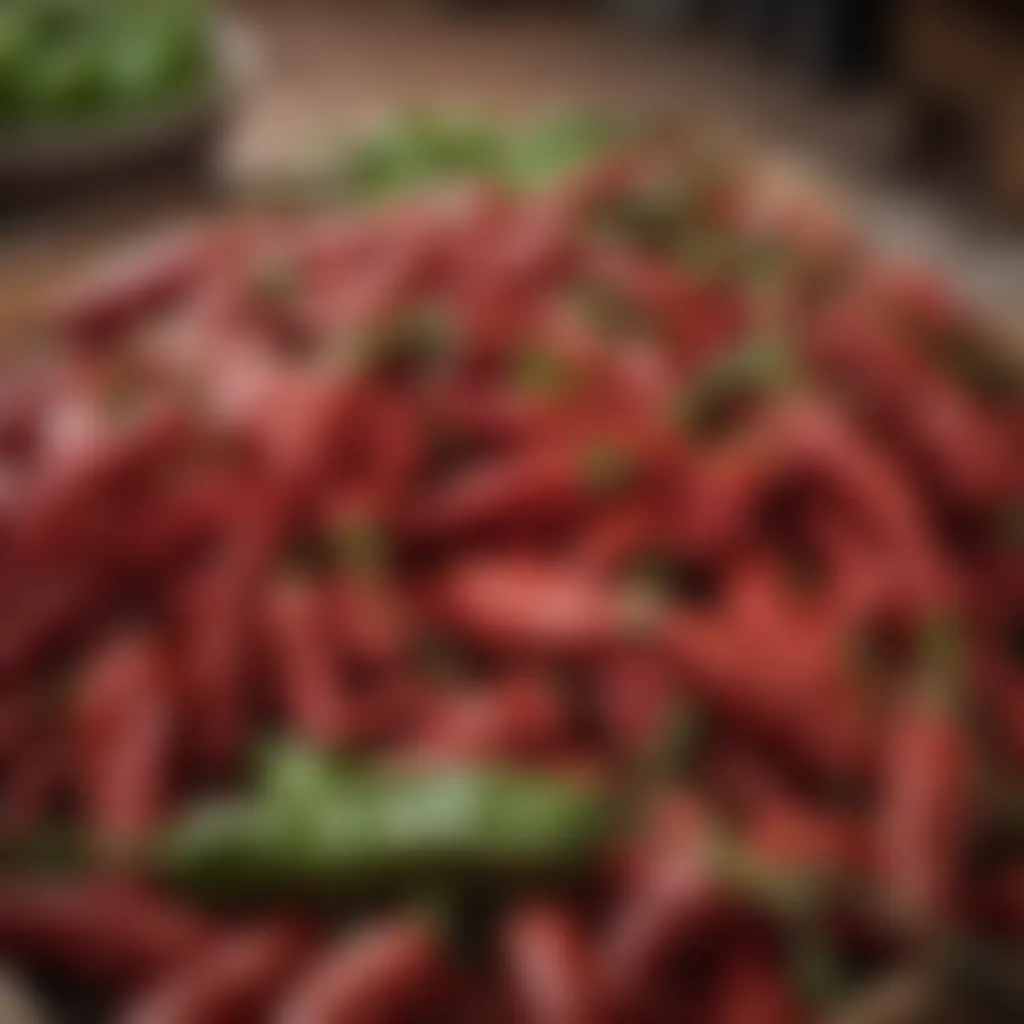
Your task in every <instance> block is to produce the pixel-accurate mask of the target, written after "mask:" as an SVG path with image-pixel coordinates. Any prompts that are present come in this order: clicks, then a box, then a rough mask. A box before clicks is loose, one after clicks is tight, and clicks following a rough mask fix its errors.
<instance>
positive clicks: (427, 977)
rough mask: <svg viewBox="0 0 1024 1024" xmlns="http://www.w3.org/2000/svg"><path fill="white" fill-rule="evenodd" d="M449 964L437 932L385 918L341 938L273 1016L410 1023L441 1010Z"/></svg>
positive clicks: (447, 993) (305, 1022)
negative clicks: (378, 922)
mask: <svg viewBox="0 0 1024 1024" xmlns="http://www.w3.org/2000/svg"><path fill="white" fill-rule="evenodd" d="M450 978H451V968H450V966H449V965H448V963H447V962H446V957H445V954H444V951H443V950H442V948H441V946H440V943H439V941H438V938H437V936H436V935H435V934H434V932H433V930H432V929H431V928H430V927H429V926H428V925H427V924H425V923H424V922H422V921H419V920H415V919H397V920H390V921H384V922H382V923H380V924H377V925H373V926H371V927H368V928H366V929H365V930H364V931H361V932H357V933H356V934H354V935H352V936H349V937H347V938H342V939H341V940H339V942H338V943H337V944H336V945H335V946H333V947H332V948H331V949H329V950H327V952H325V953H324V954H323V955H322V957H321V958H320V959H319V960H318V961H317V962H316V963H314V964H313V966H312V967H311V968H310V969H309V971H308V973H306V974H305V976H303V977H300V978H299V979H298V981H297V982H296V983H295V986H294V988H293V990H292V991H291V992H290V993H289V994H288V995H286V996H285V998H284V999H283V1001H282V1003H281V1005H280V1006H279V1007H278V1009H277V1011H276V1013H275V1014H274V1015H273V1016H274V1019H275V1020H279V1021H288V1024H327V1022H338V1024H342V1022H344V1024H400V1022H407V1024H413V1022H415V1021H416V1020H418V1019H420V1018H421V1015H422V1014H423V1012H424V1009H425V1008H426V1007H430V1010H431V1012H433V1013H435V1014H438V1015H442V1014H443V1010H444V1007H445V1005H446V1003H447V1002H448V1000H450V999H451V998H452V992H451V988H450Z"/></svg>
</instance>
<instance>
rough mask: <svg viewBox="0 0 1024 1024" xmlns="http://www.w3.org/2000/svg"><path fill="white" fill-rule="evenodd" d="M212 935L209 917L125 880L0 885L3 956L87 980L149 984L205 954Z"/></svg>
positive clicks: (118, 985)
mask: <svg viewBox="0 0 1024 1024" xmlns="http://www.w3.org/2000/svg"><path fill="white" fill-rule="evenodd" d="M210 936H211V928H210V924H209V923H208V921H207V920H206V919H205V918H203V917H201V916H199V915H197V914H194V913H193V912H191V911H188V910H185V909H182V908H181V907H179V906H177V905H176V904H174V903H169V902H167V901H166V900H164V899H163V898H161V897H159V896H157V895H155V894H153V893H151V892H148V891H146V890H144V889H139V888H137V887H134V886H131V885H128V884H125V883H122V882H117V881H106V880H94V881H82V882H62V881H42V880H40V881H32V880H26V879H19V880H17V881H9V882H7V883H5V884H4V885H3V886H0V950H2V951H3V954H4V955H5V956H9V957H12V958H16V959H18V960H24V961H27V962H29V963H32V964H37V965H38V966H40V967H46V968H49V969H51V970H56V971H60V972H62V973H65V974H66V975H68V976H70V977H74V978H77V979H79V980H81V981H87V982H94V983H100V984H103V985H111V986H114V987H120V986H124V985H134V984H137V983H139V982H145V981H146V980H149V979H152V978H154V977H155V976H157V975H159V974H161V973H163V972H164V971H167V970H170V969H173V968H174V967H176V966H177V965H179V964H182V963H184V962H185V961H186V960H187V959H190V958H192V957H196V956H199V955H201V951H202V950H203V948H204V945H205V943H206V942H207V940H208V939H209V938H210Z"/></svg>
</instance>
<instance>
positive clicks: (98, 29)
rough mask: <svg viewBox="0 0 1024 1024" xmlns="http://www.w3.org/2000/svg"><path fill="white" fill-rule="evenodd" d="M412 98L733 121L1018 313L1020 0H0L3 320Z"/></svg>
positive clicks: (286, 171) (1023, 36)
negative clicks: (94, 260) (54, 285)
mask: <svg viewBox="0 0 1024 1024" xmlns="http://www.w3.org/2000/svg"><path fill="white" fill-rule="evenodd" d="M410 106H413V107H417V108H421V109H433V108H437V107H441V108H450V107H453V106H454V107H468V108H470V109H472V110H474V111H477V112H480V111H483V112H485V113H486V114H487V116H493V117H494V118H496V119H502V118H516V117H520V116H523V115H529V114H530V112H532V111H545V110H549V109H550V108H552V107H555V108H565V107H568V108H585V109H594V110H597V111H602V110H608V111H610V112H612V113H615V114H620V115H622V116H624V117H629V118H634V117H635V118H639V117H645V116H649V115H652V114H654V115H658V116H662V117H664V116H668V117H672V118H676V117H678V118H679V119H680V121H681V122H683V123H686V124H696V125H698V126H699V125H702V124H706V125H708V126H709V127H711V128H713V129H716V130H717V129H720V128H722V127H725V128H727V129H728V130H730V131H735V132H737V133H739V134H740V135H741V136H745V137H748V138H750V139H752V140H753V141H754V142H755V143H756V144H758V145H760V146H762V147H764V148H765V149H766V150H770V151H773V152H780V151H781V152H782V153H783V154H785V155H789V156H792V157H795V158H796V159H797V160H798V161H799V162H801V163H803V164H805V165H807V167H808V168H809V169H810V170H811V172H812V173H813V174H815V175H817V176H818V177H819V178H820V179H821V180H822V181H823V182H824V184H825V185H826V187H828V188H832V189H833V190H834V191H835V192H836V193H837V195H838V196H839V197H840V198H841V199H842V200H843V201H845V202H846V203H847V204H848V205H849V206H850V207H851V208H852V210H853V211H854V214H855V216H856V217H857V218H858V219H859V220H860V221H861V222H862V223H863V224H864V225H865V227H866V229H867V230H868V232H869V233H870V234H872V235H873V236H875V237H877V238H878V239H879V240H880V241H881V242H883V243H884V244H885V245H887V246H889V247H895V248H896V249H898V250H899V251H901V252H906V253H907V254H909V255H910V256H911V257H912V258H917V259H923V260H925V261H926V262H930V263H933V264H935V265H938V266H939V267H941V268H944V269H946V270H947V271H948V272H950V273H951V274H952V275H954V277H955V278H956V279H957V280H958V281H960V282H962V283H963V284H964V285H965V287H967V288H968V289H969V290H972V291H974V292H976V293H979V294H980V295H981V296H982V297H983V298H984V300H985V301H987V302H988V303H989V304H990V305H992V306H994V307H995V308H996V309H997V310H1001V311H1003V312H1004V313H1006V314H1009V315H1011V316H1013V315H1016V314H1017V313H1018V312H1024V3H1022V2H1020V0H890V2H886V0H231V2H227V0H225V2H222V3H216V2H215V0H147V2H141V0H138V2H136V0H3V2H2V3H0V331H2V330H3V329H4V327H5V326H6V327H7V328H10V327H12V326H13V325H15V324H16V323H18V322H19V319H20V318H21V317H23V316H24V315H25V311H26V309H29V308H31V306H32V305H33V303H34V302H35V297H36V295H37V294H38V292H39V291H40V290H41V289H45V288H46V286H47V284H48V283H49V282H50V281H51V280H52V279H53V277H54V276H55V275H58V274H60V273H61V272H63V271H64V270H65V269H66V268H67V267H68V266H69V265H70V264H73V263H75V262H77V261H79V260H80V259H82V258H83V256H84V255H85V254H88V253H90V252H92V251H94V250H95V248H96V247H97V246H98V245H100V246H104V247H106V246H109V245H111V244H116V243H117V242H118V241H120V240H121V239H123V238H126V237H130V236H132V235H137V234H138V233H139V232H140V231H142V230H146V229H148V228H149V227H150V226H157V225H158V224H159V223H162V222H165V221H166V220H168V219H175V218H178V217H180V216H182V215H183V214H186V213H192V212H194V211H196V210H203V209H205V208H208V207H210V206H217V205H220V204H224V203H232V202H236V201H241V200H244V199H245V198H246V197H247V196H250V195H252V194H254V193H259V192H260V191H261V190H263V189H266V188H268V187H272V186H273V185H274V183H276V182H279V181H281V180H282V179H283V178H288V177H290V176H292V177H293V176H295V175H301V174H303V173H305V171H306V170H307V169H309V168H311V167H314V166H316V165H317V164H318V162H320V163H322V162H323V160H324V159H326V158H328V157H329V155H330V154H331V153H334V152H336V151H337V150H338V148H339V147H341V146H343V144H344V140H345V138H346V137H351V136H352V134H353V133H354V132H357V131H358V130H360V128H361V127H362V126H364V125H365V124H366V123H367V122H368V121H369V120H372V119H373V118H375V117H380V116H386V115H387V113H388V112H390V111H400V110H404V109H408V108H409V107H410Z"/></svg>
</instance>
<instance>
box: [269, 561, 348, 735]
mask: <svg viewBox="0 0 1024 1024" xmlns="http://www.w3.org/2000/svg"><path fill="white" fill-rule="evenodd" d="M265 603H266V610H265V616H266V628H267V642H268V648H269V653H270V656H271V661H272V672H273V686H274V694H275V702H276V703H277V704H278V705H279V706H280V707H281V708H283V710H284V713H285V717H286V718H287V720H288V722H289V724H290V725H291V727H292V728H293V729H294V730H295V732H296V733H297V734H298V735H300V736H303V737H305V738H306V739H308V740H310V741H311V742H313V743H315V744H317V745H320V746H326V747H328V748H331V747H337V746H339V745H343V744H344V743H345V742H346V741H348V740H351V739H352V738H353V737H354V736H355V735H357V734H358V732H359V728H360V720H359V718H360V716H359V714H358V710H357V708H356V707H355V706H354V705H353V702H352V700H351V699H350V698H349V696H348V694H347V692H346V686H345V680H344V679H343V677H342V672H341V665H340V663H339V662H338V661H337V660H336V658H335V656H334V651H333V649H332V647H333V645H332V643H331V639H330V634H329V630H330V628H331V623H330V621H329V619H328V615H327V612H328V608H327V606H326V603H325V594H324V591H323V588H322V587H319V586H317V585H316V584H314V583H312V582H310V581H303V580H298V579H289V580H281V581H280V582H278V583H277V584H276V585H274V586H272V588H271V590H270V592H269V593H268V595H267V598H266V602H265Z"/></svg>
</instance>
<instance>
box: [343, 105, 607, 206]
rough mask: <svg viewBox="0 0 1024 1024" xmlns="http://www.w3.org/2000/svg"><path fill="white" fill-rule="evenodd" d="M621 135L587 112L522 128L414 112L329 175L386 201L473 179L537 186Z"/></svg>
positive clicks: (353, 150)
mask: <svg viewBox="0 0 1024 1024" xmlns="http://www.w3.org/2000/svg"><path fill="white" fill-rule="evenodd" d="M623 133H624V129H623V127H622V126H621V125H616V124H613V123H612V122H610V121H607V120H605V119H603V118H599V117H596V116H591V115H588V114H563V115H559V116H554V117H549V118H546V119H541V120H539V121H536V122H533V123H531V124H530V125H529V126H526V127H519V128H516V127H510V126H506V125H498V124H495V123H494V122H492V121H488V120H486V119H484V118H482V117H473V116H467V115H461V116H455V115H450V116H443V115H437V116H433V115H427V114H423V113H419V112H411V113H408V114H405V115H403V116H400V117H397V118H394V119H391V120H388V121H386V122H382V123H381V124H380V125H379V126H378V127H377V129H376V131H375V132H373V133H371V134H368V135H367V136H366V137H364V138H362V139H357V140H355V141H354V143H352V144H350V145H349V146H347V147H346V149H345V152H344V153H343V154H342V156H341V158H340V159H339V161H338V163H337V165H336V166H335V167H334V168H333V169H332V170H331V171H330V172H329V174H328V178H329V181H330V183H331V184H333V185H334V187H336V188H340V189H341V190H342V191H343V192H344V193H345V194H346V195H348V196H351V197H353V198H358V199H384V198H388V197H390V196H394V195H397V194H400V193H403V192H408V191H410V190H414V189H417V188H420V187H424V186H428V185H431V184H436V183H439V182H445V181H451V180H458V179H470V178H472V179H480V178H483V179H488V180H494V181H498V182H501V183H503V184H506V185H509V186H511V187H513V188H521V189H531V188H536V187H539V186H542V185H544V184H545V183H547V182H549V181H551V180H552V179H557V178H558V177H560V176H561V175H564V174H567V173H569V172H571V171H572V170H574V169H576V168H579V167H582V166H583V165H585V164H586V163H587V162H588V161H590V160H593V159H594V158H596V157H598V156H600V155H601V154H602V153H606V152H608V151H609V150H610V149H611V148H612V147H613V146H615V145H616V144H619V143H621V141H622V139H623Z"/></svg>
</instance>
